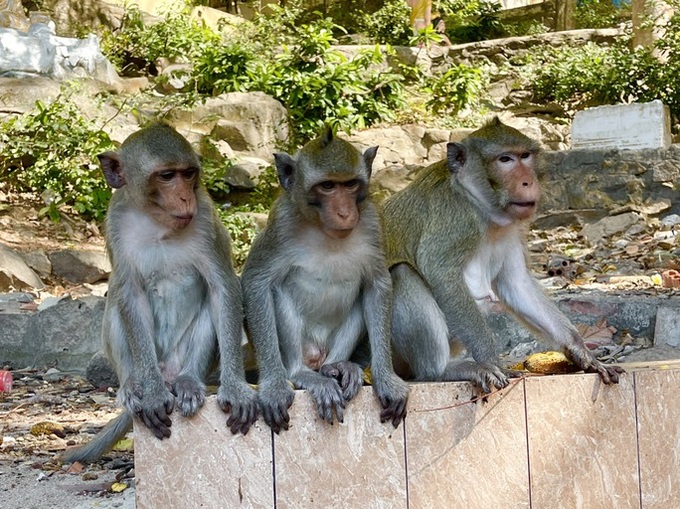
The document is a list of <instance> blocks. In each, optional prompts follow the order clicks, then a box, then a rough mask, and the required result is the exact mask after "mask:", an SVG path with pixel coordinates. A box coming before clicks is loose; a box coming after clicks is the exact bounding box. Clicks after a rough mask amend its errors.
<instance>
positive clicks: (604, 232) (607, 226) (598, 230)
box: [581, 212, 641, 244]
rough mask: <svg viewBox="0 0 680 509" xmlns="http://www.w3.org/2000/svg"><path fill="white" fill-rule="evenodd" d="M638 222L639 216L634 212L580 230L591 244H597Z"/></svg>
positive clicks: (607, 218)
mask: <svg viewBox="0 0 680 509" xmlns="http://www.w3.org/2000/svg"><path fill="white" fill-rule="evenodd" d="M640 220H641V217H640V215H639V214H636V213H635V212H628V213H626V214H619V215H617V216H611V217H605V218H603V219H600V220H599V221H597V222H596V223H593V224H587V225H585V226H584V227H583V229H582V230H581V235H583V237H585V239H586V240H587V241H588V242H590V243H591V244H597V243H598V242H601V241H602V240H604V239H605V238H607V237H610V236H612V235H614V234H616V233H623V232H625V231H626V230H627V229H628V228H630V227H631V226H633V225H634V224H635V223H637V222H638V221H640Z"/></svg>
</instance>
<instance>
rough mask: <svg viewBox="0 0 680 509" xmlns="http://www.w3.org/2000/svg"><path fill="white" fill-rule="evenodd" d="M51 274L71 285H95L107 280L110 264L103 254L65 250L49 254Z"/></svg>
mask: <svg viewBox="0 0 680 509" xmlns="http://www.w3.org/2000/svg"><path fill="white" fill-rule="evenodd" d="M49 257H50V261H51V262H52V273H53V274H54V275H56V276H59V277H63V278H64V279H67V280H69V281H71V282H72V283H78V284H82V283H96V282H97V281H100V280H102V279H106V278H108V276H109V274H110V273H111V263H110V262H109V260H108V258H107V257H106V254H105V253H102V252H97V251H76V250H73V249H67V250H63V251H54V252H52V253H50V254H49Z"/></svg>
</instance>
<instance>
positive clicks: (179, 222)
mask: <svg viewBox="0 0 680 509" xmlns="http://www.w3.org/2000/svg"><path fill="white" fill-rule="evenodd" d="M172 217H173V219H174V220H175V228H176V229H177V230H183V229H184V228H186V227H187V226H189V223H191V221H192V220H193V219H194V215H193V214H177V215H173V216H172Z"/></svg>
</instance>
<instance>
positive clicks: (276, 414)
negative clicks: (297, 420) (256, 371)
mask: <svg viewBox="0 0 680 509" xmlns="http://www.w3.org/2000/svg"><path fill="white" fill-rule="evenodd" d="M294 397H295V391H293V389H292V388H291V387H290V385H289V384H288V381H287V380H285V379H284V380H281V381H276V382H270V381H264V382H262V383H261V384H260V386H259V389H258V391H257V400H258V404H259V407H260V411H261V412H262V417H263V418H264V422H266V423H267V425H268V426H269V427H270V428H271V429H272V430H273V431H274V433H276V434H278V433H279V432H280V431H281V430H287V429H288V423H289V421H290V416H289V415H288V409H289V408H290V406H291V405H292V404H293V398H294Z"/></svg>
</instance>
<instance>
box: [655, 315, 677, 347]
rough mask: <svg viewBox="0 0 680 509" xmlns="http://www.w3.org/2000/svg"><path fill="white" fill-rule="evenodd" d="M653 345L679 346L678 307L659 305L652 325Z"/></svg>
mask: <svg viewBox="0 0 680 509" xmlns="http://www.w3.org/2000/svg"><path fill="white" fill-rule="evenodd" d="M654 345H669V346H672V347H675V348H680V309H678V308H677V307H665V306H659V309H658V310H657V312H656V326H655V327H654Z"/></svg>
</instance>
